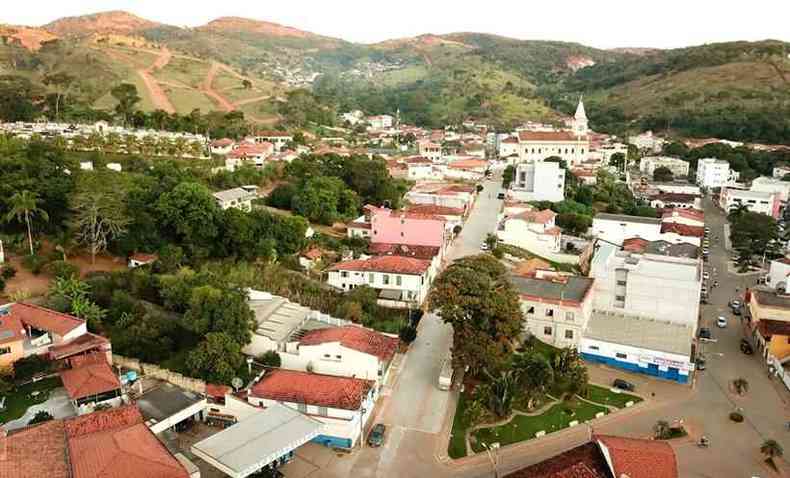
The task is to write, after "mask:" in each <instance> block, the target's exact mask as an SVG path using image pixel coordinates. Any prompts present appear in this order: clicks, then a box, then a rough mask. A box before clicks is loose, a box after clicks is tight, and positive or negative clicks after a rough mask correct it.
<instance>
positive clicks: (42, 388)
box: [0, 377, 63, 423]
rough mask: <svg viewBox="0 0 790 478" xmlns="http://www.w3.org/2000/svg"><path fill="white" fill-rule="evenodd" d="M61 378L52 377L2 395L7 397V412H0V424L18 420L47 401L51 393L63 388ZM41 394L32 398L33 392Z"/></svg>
mask: <svg viewBox="0 0 790 478" xmlns="http://www.w3.org/2000/svg"><path fill="white" fill-rule="evenodd" d="M62 386H63V383H62V382H61V381H60V377H52V378H48V379H45V380H40V381H38V382H35V383H29V384H27V385H23V386H21V387H19V388H18V389H16V390H14V391H13V392H11V393H7V394H0V395H1V396H5V397H6V398H5V410H3V411H2V412H0V423H6V422H9V421H11V420H16V419H17V418H19V417H21V416H22V415H24V414H25V412H26V411H27V409H28V408H30V407H31V406H33V405H38V404H39V403H43V402H45V401H47V399H48V398H49V392H51V391H52V390H54V389H56V388H58V387H62ZM36 391H37V392H40V393H39V395H38V396H37V397H35V398H34V397H31V396H30V394H31V393H33V392H36Z"/></svg>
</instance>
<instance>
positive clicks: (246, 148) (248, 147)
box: [228, 141, 274, 158]
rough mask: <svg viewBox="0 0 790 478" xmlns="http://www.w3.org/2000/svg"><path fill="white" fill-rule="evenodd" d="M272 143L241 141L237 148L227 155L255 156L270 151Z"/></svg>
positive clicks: (235, 156)
mask: <svg viewBox="0 0 790 478" xmlns="http://www.w3.org/2000/svg"><path fill="white" fill-rule="evenodd" d="M273 150H274V145H273V144H272V143H269V142H266V141H264V142H263V143H242V144H241V145H239V147H238V148H236V149H234V150H233V151H231V152H230V154H229V155H228V156H230V157H232V158H244V157H246V156H257V155H259V154H265V153H268V152H272V151H273Z"/></svg>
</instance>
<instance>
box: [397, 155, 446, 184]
mask: <svg viewBox="0 0 790 478" xmlns="http://www.w3.org/2000/svg"><path fill="white" fill-rule="evenodd" d="M406 170H407V173H406V177H408V178H409V179H411V180H412V181H426V180H440V179H444V173H443V171H442V169H441V168H440V167H439V166H437V165H435V164H434V163H433V161H431V160H430V159H428V158H426V157H424V156H412V157H411V158H406Z"/></svg>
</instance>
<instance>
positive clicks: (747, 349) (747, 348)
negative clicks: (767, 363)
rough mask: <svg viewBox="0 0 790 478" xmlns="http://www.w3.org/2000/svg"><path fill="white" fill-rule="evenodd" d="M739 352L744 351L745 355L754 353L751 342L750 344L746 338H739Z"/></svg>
mask: <svg viewBox="0 0 790 478" xmlns="http://www.w3.org/2000/svg"><path fill="white" fill-rule="evenodd" d="M741 352H743V353H745V354H746V355H751V354H753V353H754V348H753V347H752V344H750V343H749V341H748V340H746V339H741Z"/></svg>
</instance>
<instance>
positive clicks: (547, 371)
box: [513, 353, 554, 408]
mask: <svg viewBox="0 0 790 478" xmlns="http://www.w3.org/2000/svg"><path fill="white" fill-rule="evenodd" d="M513 370H515V372H516V374H517V376H518V382H519V385H520V386H521V387H522V388H523V389H524V391H525V393H527V394H528V396H529V397H530V399H529V404H528V406H529V408H532V401H533V400H534V399H535V398H536V397H538V396H539V395H541V394H543V393H545V392H546V390H548V389H549V388H550V387H551V385H552V383H554V370H553V369H552V368H551V364H550V363H549V361H548V360H547V359H546V357H544V356H543V355H540V354H537V353H524V354H519V355H516V357H515V358H514V360H513Z"/></svg>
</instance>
